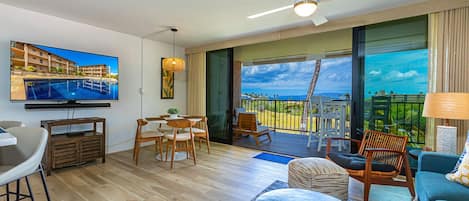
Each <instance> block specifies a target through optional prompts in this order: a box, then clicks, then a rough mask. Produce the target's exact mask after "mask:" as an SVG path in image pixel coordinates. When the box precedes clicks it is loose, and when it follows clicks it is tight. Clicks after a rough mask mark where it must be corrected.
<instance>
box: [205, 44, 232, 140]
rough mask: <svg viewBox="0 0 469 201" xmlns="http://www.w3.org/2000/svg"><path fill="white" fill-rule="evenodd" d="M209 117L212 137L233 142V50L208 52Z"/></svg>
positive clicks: (212, 138)
mask: <svg viewBox="0 0 469 201" xmlns="http://www.w3.org/2000/svg"><path fill="white" fill-rule="evenodd" d="M206 59H207V69H206V70H207V71H206V77H207V78H206V79H207V97H206V98H207V117H208V127H209V131H210V139H211V140H212V141H218V142H222V143H227V144H231V143H232V135H231V123H230V122H231V116H232V115H231V108H232V96H233V95H232V94H233V93H232V73H231V72H232V68H233V50H232V49H223V50H217V51H210V52H207V58H206Z"/></svg>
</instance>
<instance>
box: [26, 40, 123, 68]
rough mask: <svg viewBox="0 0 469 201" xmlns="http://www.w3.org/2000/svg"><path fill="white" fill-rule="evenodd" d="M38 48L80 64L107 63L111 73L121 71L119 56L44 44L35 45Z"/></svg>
mask: <svg viewBox="0 0 469 201" xmlns="http://www.w3.org/2000/svg"><path fill="white" fill-rule="evenodd" d="M35 46H36V47H38V48H41V49H43V50H46V51H48V52H51V53H53V54H56V55H59V56H61V57H64V58H66V59H69V60H72V61H74V62H76V63H77V65H78V66H87V65H96V64H106V65H108V66H110V68H111V74H118V71H119V60H118V58H117V57H111V56H105V55H98V54H92V53H86V52H79V51H73V50H65V49H60V48H53V47H47V46H42V45H35Z"/></svg>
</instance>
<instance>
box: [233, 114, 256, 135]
mask: <svg viewBox="0 0 469 201" xmlns="http://www.w3.org/2000/svg"><path fill="white" fill-rule="evenodd" d="M238 128H239V129H243V130H250V131H257V119H256V113H248V112H240V113H239V117H238Z"/></svg>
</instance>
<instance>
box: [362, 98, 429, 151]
mask: <svg viewBox="0 0 469 201" xmlns="http://www.w3.org/2000/svg"><path fill="white" fill-rule="evenodd" d="M385 97H387V98H389V100H390V104H389V106H387V107H385V109H387V110H389V116H388V117H387V118H386V119H387V122H385V121H384V120H381V121H379V122H378V123H377V125H376V126H375V128H374V130H380V131H384V132H389V133H394V134H397V135H407V136H408V137H409V143H413V144H418V145H421V144H425V129H426V119H425V118H424V117H422V112H423V103H424V101H425V95H423V94H408V95H386V96H385ZM372 105H373V104H372V103H371V99H366V100H365V110H364V111H366V112H365V128H368V125H369V123H370V122H369V120H370V119H371V116H370V115H371V114H370V113H369V112H370V111H371V110H372V109H371V107H372Z"/></svg>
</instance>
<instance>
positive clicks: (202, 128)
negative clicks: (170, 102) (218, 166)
mask: <svg viewBox="0 0 469 201" xmlns="http://www.w3.org/2000/svg"><path fill="white" fill-rule="evenodd" d="M184 118H186V119H201V120H200V121H198V122H196V123H195V125H194V126H193V127H192V133H194V136H195V137H196V138H197V140H198V142H199V149H201V148H202V141H205V144H206V145H207V153H209V154H210V135H209V132H208V118H207V117H206V116H187V117H184Z"/></svg>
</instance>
